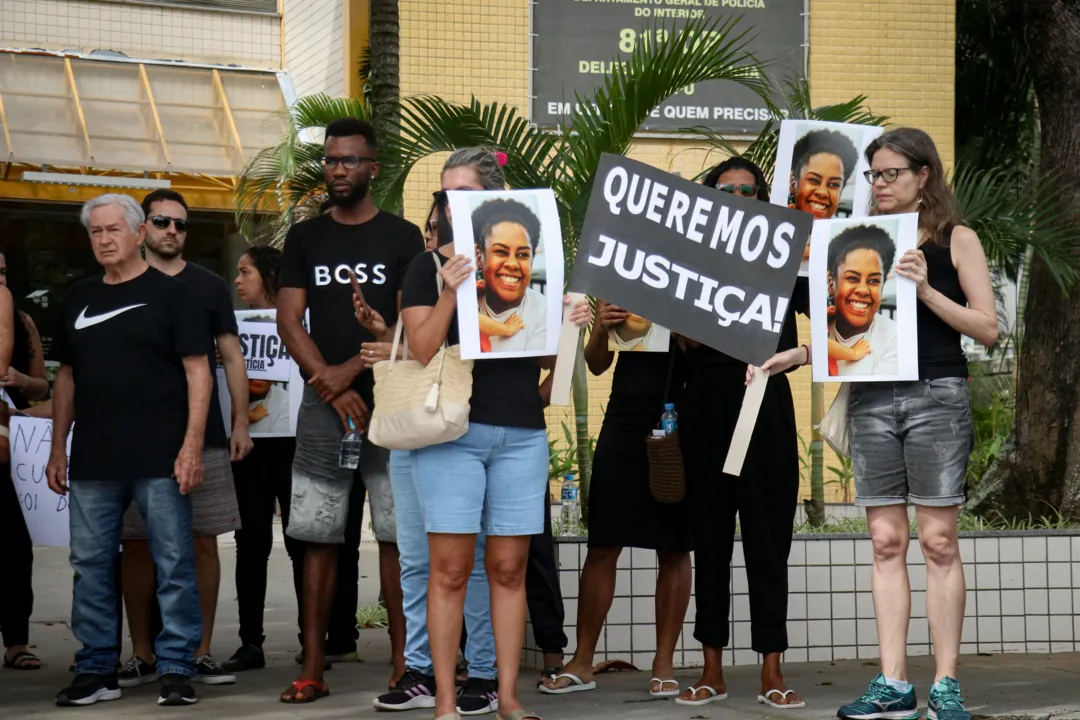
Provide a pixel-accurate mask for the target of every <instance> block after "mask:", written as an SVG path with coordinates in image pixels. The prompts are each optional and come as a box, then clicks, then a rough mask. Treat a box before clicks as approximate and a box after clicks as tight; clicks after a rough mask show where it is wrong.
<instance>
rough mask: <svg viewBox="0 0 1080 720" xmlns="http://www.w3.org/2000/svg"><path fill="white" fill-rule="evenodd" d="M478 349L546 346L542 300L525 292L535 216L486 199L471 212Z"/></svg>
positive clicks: (536, 233) (517, 205) (535, 238)
mask: <svg viewBox="0 0 1080 720" xmlns="http://www.w3.org/2000/svg"><path fill="white" fill-rule="evenodd" d="M472 225H473V232H474V238H475V241H476V267H477V272H478V278H477V300H478V304H479V311H480V312H479V314H480V348H481V350H482V351H483V352H500V351H507V350H538V349H543V348H544V347H545V346H546V343H547V314H548V307H547V298H546V297H545V296H544V294H543V293H541V292H540V291H538V290H535V289H533V288H532V287H530V284H531V283H532V281H533V275H534V267H533V264H534V262H536V259H537V247H538V245H539V244H540V237H541V231H542V228H541V224H540V219H539V218H538V217H537V214H536V213H535V212H534V211H533V210H531V209H530V208H529V207H528V206H526V205H525V204H524V203H521V202H518V201H517V200H508V199H502V198H500V199H496V200H488V201H486V202H484V203H483V204H481V205H480V206H478V207H477V208H476V210H474V211H473V213H472Z"/></svg>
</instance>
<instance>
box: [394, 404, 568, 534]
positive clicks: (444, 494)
mask: <svg viewBox="0 0 1080 720" xmlns="http://www.w3.org/2000/svg"><path fill="white" fill-rule="evenodd" d="M549 460H550V454H549V449H548V442H547V432H545V431H544V430H532V429H527V428H512V427H499V426H495V425H483V424H481V423H469V430H468V432H466V433H465V434H464V435H463V436H462V437H460V438H458V439H457V440H454V441H453V442H447V443H440V444H438V445H430V446H428V447H426V448H421V449H420V450H417V451H415V452H414V453H413V462H414V463H415V474H416V483H417V489H418V490H419V492H420V503H421V504H422V506H423V510H424V527H425V529H426V530H427V532H429V533H451V534H460V535H469V534H475V533H479V532H480V530H481V529H483V530H484V532H485V533H487V534H488V535H509V536H513V535H539V534H540V533H542V532H544V507H545V506H544V493H545V492H547V487H548V484H547V483H548V463H549Z"/></svg>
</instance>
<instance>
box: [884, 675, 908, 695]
mask: <svg viewBox="0 0 1080 720" xmlns="http://www.w3.org/2000/svg"><path fill="white" fill-rule="evenodd" d="M885 684H886V685H888V686H889V687H891V688H892V689H893V690H896V691H897V692H902V693H906V692H907V691H908V690H911V683H909V682H905V681H903V680H893V679H892V678H891V677H887V678H885Z"/></svg>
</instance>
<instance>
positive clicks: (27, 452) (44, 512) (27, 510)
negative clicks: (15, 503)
mask: <svg viewBox="0 0 1080 720" xmlns="http://www.w3.org/2000/svg"><path fill="white" fill-rule="evenodd" d="M52 436H53V432H52V420H42V419H40V418H30V417H21V416H17V415H16V416H13V417H12V418H11V481H12V482H13V483H14V484H15V493H16V494H17V495H18V496H19V505H21V506H22V511H23V517H24V518H26V526H27V528H29V530H30V537H31V539H32V540H33V541H34V544H35V545H40V546H52V547H67V546H68V545H69V544H70V539H71V534H70V528H69V526H68V499H67V496H63V495H57V494H56V493H54V492H53V491H52V490H50V489H49V483H48V481H47V480H46V479H45V467H46V466H47V465H48V464H49V453H50V451H51V450H52ZM67 452H68V458H69V459H70V457H71V435H70V434H68V439H67Z"/></svg>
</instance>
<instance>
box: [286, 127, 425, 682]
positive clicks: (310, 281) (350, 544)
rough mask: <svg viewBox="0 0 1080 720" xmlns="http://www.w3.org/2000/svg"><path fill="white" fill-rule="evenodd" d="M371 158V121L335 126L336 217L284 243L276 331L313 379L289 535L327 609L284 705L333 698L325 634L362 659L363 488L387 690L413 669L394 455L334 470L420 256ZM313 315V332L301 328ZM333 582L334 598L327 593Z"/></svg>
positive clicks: (337, 651)
mask: <svg viewBox="0 0 1080 720" xmlns="http://www.w3.org/2000/svg"><path fill="white" fill-rule="evenodd" d="M375 152H376V142H375V132H374V130H373V129H372V127H371V125H370V124H369V123H366V122H363V121H361V120H357V119H356V118H342V119H340V120H335V121H334V122H332V123H330V125H328V126H327V128H326V140H325V147H324V157H323V159H322V165H323V175H324V177H325V179H326V184H327V189H328V191H329V196H330V205H331V207H330V210H329V212H326V213H324V214H322V215H320V216H319V217H316V218H313V219H311V220H306V221H304V222H301V223H298V224H297V225H295V226H294V227H293V228H292V229H290V230H289V234H288V236H287V237H286V239H285V249H284V256H285V257H284V265H283V267H282V272H281V290H280V291H279V292H278V305H277V306H278V329H279V331H280V332H281V337H282V339H283V340H284V341H285V345H286V347H287V348H288V350H289V353H290V354H291V355H292V356H293V358H294V359H295V360H296V362H297V363H298V364H299V366H300V370H301V372H302V374H303V376H304V378H305V380H306V381H307V385H306V386H305V387H304V397H303V402H302V403H301V405H300V410H299V414H298V416H297V421H296V454H295V456H294V459H293V478H292V505H291V508H292V509H291V514H290V517H289V526H288V528H287V529H286V531H285V532H286V534H287V535H288V536H290V537H292V538H295V539H297V540H301V541H303V542H304V543H305V544H306V545H305V547H306V549H305V560H304V562H305V564H304V596H305V597H308V598H310V597H312V596H313V595H317V597H318V600H319V602H318V603H317V604H316V605H315V606H314V607H312V606H310V605H307V604H305V607H303V608H302V610H301V612H302V615H303V624H304V637H303V645H304V650H303V660H304V668H303V671H302V672H301V674H300V678H299V679H298V680H297V681H296V682H294V683H293V685H292V686H291V687H290V688H289V689H288V690H286V691H285V693H284V694H283V695H282V697H281V699H282V701H283V702H304V701H310V700H311V699H315V698H318V697H322V696H323V694H325V692H326V686H325V685H324V684H323V662H324V638H325V655H326V657H327V659H330V660H331V661H333V660H342V659H355V658H356V641H357V638H358V637H359V635H358V633H357V631H356V605H357V582H358V575H359V569H358V565H359V558H360V556H359V546H360V530H361V521H362V514H363V506H364V505H363V504H364V494H365V491H366V492H367V494H368V496H369V500H370V503H371V514H372V524H373V525H374V530H375V539H376V540H378V542H379V568H380V580H381V589H382V597H383V599H384V600H385V601H386V605H387V610H388V615H389V624H390V638H391V648H392V652H393V661H394V671H393V676H392V678H391V683H392V684H393V683H394V682H396V681H397V679H398V678H400V677H401V675H402V674H404V672H405V657H404V646H405V618H404V614H403V612H402V607H401V602H402V598H401V578H400V567H399V565H398V552H397V528H396V525H395V522H394V504H393V494H392V492H391V489H390V476H389V469H388V465H389V453H388V452H387V451H386V450H384V449H382V448H378V447H375V446H374V445H372V444H371V443H369V442H367V439H366V438H365V440H364V445H363V449H362V450H361V453H360V466H359V468H358V470H357V471H355V472H354V471H352V470H349V469H344V468H341V467H339V466H338V452H339V450H340V447H341V439H342V436H343V435H344V434H345V432H346V431H347V430H348V428H349V423H350V422H351V423H352V424H353V425H355V427H356V428H357V429H358V430H361V431H363V430H364V428H365V427H366V424H367V419H368V417H369V414H370V410H371V408H372V406H373V398H372V391H373V388H374V379H373V377H372V374H371V366H372V365H374V363H375V362H376V361H378V360H383V359H386V358H388V357H389V347H390V341H391V340H392V339H393V330H394V326H395V324H396V323H397V321H398V308H399V303H400V298H399V296H400V294H401V284H402V281H403V279H404V276H405V270H406V268H407V267H408V265H409V262H410V261H411V260H412V258H413V257H414V256H416V255H417V254H419V253H420V252H422V251H423V249H424V240H423V236H422V235H421V234H420V229H419V228H418V227H416V226H415V225H413V224H411V223H409V222H407V221H405V220H402V219H401V218H399V217H397V216H396V215H392V214H390V213H385V212H381V211H380V210H379V209H378V208H377V207H375V204H374V202H373V201H372V199H371V194H370V184H371V181H372V179H373V178H374V177H375V175H376V174H377V173H378V169H379V166H378V163H377V162H376V161H375V157H374V156H375ZM350 273H352V274H353V275H355V277H356V281H357V284H358V286H359V288H360V292H361V295H362V305H361V306H360V308H359V309H354V306H353V287H352V283H351V278H350ZM305 308H306V309H307V310H308V311H309V318H310V324H311V329H310V334H308V332H307V331H305V330H304V327H303V324H302V322H303V317H304V310H305ZM358 320H360V322H358ZM335 576H336V578H337V579H336V584H337V593H336V597H335V596H334V595H333V593H332V591H331V589H332V588H333V587H334V585H335ZM331 605H332V606H333V607H332V609H331Z"/></svg>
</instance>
